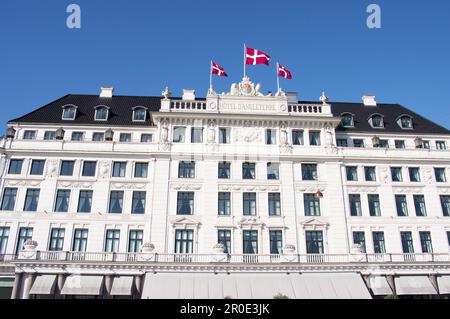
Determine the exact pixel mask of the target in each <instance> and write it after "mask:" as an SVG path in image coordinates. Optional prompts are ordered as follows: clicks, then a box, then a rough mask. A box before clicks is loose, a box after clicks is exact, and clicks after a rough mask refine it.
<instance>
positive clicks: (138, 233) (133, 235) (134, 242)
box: [128, 230, 144, 253]
mask: <svg viewBox="0 0 450 319" xmlns="http://www.w3.org/2000/svg"><path fill="white" fill-rule="evenodd" d="M143 240H144V232H143V231H142V230H130V234H129V241H128V252H129V253H138V252H140V251H141V247H142V244H143Z"/></svg>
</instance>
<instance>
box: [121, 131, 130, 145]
mask: <svg viewBox="0 0 450 319" xmlns="http://www.w3.org/2000/svg"><path fill="white" fill-rule="evenodd" d="M119 141H120V142H122V143H131V134H130V133H120V135H119Z"/></svg>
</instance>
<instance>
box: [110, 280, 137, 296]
mask: <svg viewBox="0 0 450 319" xmlns="http://www.w3.org/2000/svg"><path fill="white" fill-rule="evenodd" d="M133 285H134V277H130V276H121V277H115V278H114V281H113V284H112V288H111V295H112V296H131V295H132V294H133Z"/></svg>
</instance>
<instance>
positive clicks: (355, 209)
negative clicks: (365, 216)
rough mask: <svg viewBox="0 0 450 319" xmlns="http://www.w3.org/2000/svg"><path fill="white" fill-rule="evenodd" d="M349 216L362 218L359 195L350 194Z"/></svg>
mask: <svg viewBox="0 0 450 319" xmlns="http://www.w3.org/2000/svg"><path fill="white" fill-rule="evenodd" d="M349 199H350V215H351V216H354V217H358V216H362V208H361V195H359V194H350V195H349Z"/></svg>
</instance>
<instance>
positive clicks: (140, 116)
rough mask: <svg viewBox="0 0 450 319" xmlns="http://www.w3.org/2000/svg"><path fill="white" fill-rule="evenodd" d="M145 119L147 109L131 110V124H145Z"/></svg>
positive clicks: (137, 108)
mask: <svg viewBox="0 0 450 319" xmlns="http://www.w3.org/2000/svg"><path fill="white" fill-rule="evenodd" d="M146 119H147V108H145V107H143V106H136V107H135V108H133V122H145V121H146Z"/></svg>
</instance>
